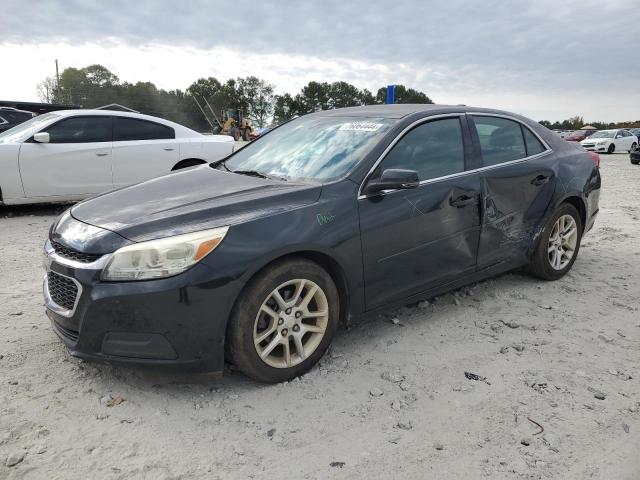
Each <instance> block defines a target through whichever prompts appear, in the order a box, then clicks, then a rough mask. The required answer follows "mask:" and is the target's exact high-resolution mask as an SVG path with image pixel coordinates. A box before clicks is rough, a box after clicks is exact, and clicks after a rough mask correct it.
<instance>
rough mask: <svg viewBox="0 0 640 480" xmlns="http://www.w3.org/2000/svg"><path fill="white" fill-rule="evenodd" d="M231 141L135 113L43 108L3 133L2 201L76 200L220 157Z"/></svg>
mask: <svg viewBox="0 0 640 480" xmlns="http://www.w3.org/2000/svg"><path fill="white" fill-rule="evenodd" d="M233 145H234V143H233V139H232V138H231V137H228V136H226V135H213V136H212V135H201V134H200V133H198V132H195V131H193V130H191V129H189V128H187V127H183V126H182V125H178V124H177V123H173V122H170V121H168V120H163V119H161V118H157V117H151V116H149V115H142V114H138V113H130V112H115V111H110V110H64V111H58V112H51V113H46V114H44V115H40V116H38V117H34V118H32V119H31V120H28V121H26V122H24V123H22V124H20V125H18V126H16V127H14V128H11V129H9V130H7V131H6V132H3V133H0V205H1V204H3V203H4V204H6V205H16V204H23V203H50V202H71V201H76V200H81V199H83V198H86V197H89V196H92V195H95V194H97V193H103V192H106V191H109V190H113V189H114V188H117V187H123V186H127V185H131V184H133V183H138V182H141V181H143V180H148V179H150V178H153V177H158V176H160V175H165V174H167V173H169V172H171V171H172V170H178V169H181V168H186V167H190V166H193V165H197V164H201V163H207V162H211V161H214V160H219V159H221V158H224V157H226V156H227V155H229V154H230V153H231V152H232V150H233Z"/></svg>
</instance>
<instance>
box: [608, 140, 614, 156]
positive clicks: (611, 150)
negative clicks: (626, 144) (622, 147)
mask: <svg viewBox="0 0 640 480" xmlns="http://www.w3.org/2000/svg"><path fill="white" fill-rule="evenodd" d="M615 151H616V146H615V145H614V144H613V143H612V144H611V145H609V148H607V153H608V154H609V155H611V154H612V153H613V152H615Z"/></svg>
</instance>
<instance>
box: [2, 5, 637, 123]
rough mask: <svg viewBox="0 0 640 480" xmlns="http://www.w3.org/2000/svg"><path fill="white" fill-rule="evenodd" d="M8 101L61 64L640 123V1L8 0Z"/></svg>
mask: <svg viewBox="0 0 640 480" xmlns="http://www.w3.org/2000/svg"><path fill="white" fill-rule="evenodd" d="M1 10H2V14H1V15H0V32H1V33H2V35H0V59H2V62H1V63H0V65H2V69H1V71H2V73H1V74H0V99H7V100H38V94H37V90H36V85H37V83H38V82H40V81H41V80H42V79H44V78H45V77H47V76H51V75H53V74H54V72H55V70H54V68H55V67H54V59H56V58H57V59H58V60H59V62H60V67H61V69H64V68H65V67H69V66H72V67H83V66H86V65H89V64H91V63H100V64H102V65H105V66H106V67H107V68H109V69H110V70H111V71H113V72H114V73H116V74H117V75H118V76H119V77H120V79H121V80H126V81H129V82H136V81H152V82H153V83H155V84H156V85H157V86H158V87H161V88H165V89H174V88H180V89H184V88H186V87H188V86H189V84H190V83H191V82H192V81H193V80H195V79H197V78H199V77H206V76H215V77H217V78H219V79H222V80H224V79H227V78H230V77H237V76H247V75H256V76H259V77H262V78H265V79H267V80H268V81H270V82H271V83H274V84H275V85H276V87H277V91H278V92H279V93H284V92H291V93H295V92H297V91H298V90H299V89H300V88H301V87H302V86H303V85H304V84H306V83H307V82H308V81H310V80H318V81H335V80H345V81H347V82H350V83H353V84H355V85H357V86H358V87H360V88H364V87H366V88H369V89H370V90H374V89H377V88H378V87H380V86H382V85H386V84H389V83H402V84H405V85H407V86H411V87H414V88H417V89H420V90H423V91H425V92H426V93H427V94H428V95H429V96H430V97H431V98H432V99H434V100H435V101H436V102H437V103H453V104H457V103H464V104H468V105H475V106H488V107H496V108H504V109H507V110H511V111H514V112H518V113H523V114H525V115H528V116H530V117H533V118H535V119H536V120H540V119H549V120H561V119H564V118H567V117H569V116H573V115H583V116H584V117H585V119H587V120H603V121H615V120H635V119H639V118H640V84H639V79H640V61H639V59H638V52H639V51H640V50H639V48H640V42H639V39H640V33H639V32H640V30H639V29H638V28H639V24H640V22H639V20H640V5H639V4H638V0H616V1H612V0H611V1H610V0H606V1H605V0H577V1H574V0H562V1H557V0H508V1H507V0H503V1H495V0H483V1H481V2H480V1H474V0H445V1H441V0H397V1H395V2H389V1H388V0H385V1H378V0H313V1H303V0H298V1H293V0H281V1H275V0H271V1H269V0H262V1H255V0H234V1H232V2H221V1H198V0H194V1H189V0H183V1H181V2H175V1H164V0H127V1H121V0H108V1H97V0H93V1H90V0H39V1H36V0H2V7H1Z"/></svg>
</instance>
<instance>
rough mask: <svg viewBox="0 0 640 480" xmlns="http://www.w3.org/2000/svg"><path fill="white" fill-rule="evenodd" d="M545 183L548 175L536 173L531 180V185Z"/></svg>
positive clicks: (547, 180) (547, 181)
mask: <svg viewBox="0 0 640 480" xmlns="http://www.w3.org/2000/svg"><path fill="white" fill-rule="evenodd" d="M545 183H549V175H542V174H541V175H538V176H537V177H536V178H534V179H533V180H531V185H537V186H539V185H544V184H545Z"/></svg>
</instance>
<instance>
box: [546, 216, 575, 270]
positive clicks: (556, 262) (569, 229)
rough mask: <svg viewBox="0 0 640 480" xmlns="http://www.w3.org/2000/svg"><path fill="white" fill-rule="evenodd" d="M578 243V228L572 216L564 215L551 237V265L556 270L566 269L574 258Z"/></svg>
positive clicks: (556, 224) (549, 251)
mask: <svg viewBox="0 0 640 480" xmlns="http://www.w3.org/2000/svg"><path fill="white" fill-rule="evenodd" d="M577 243H578V226H577V224H576V221H575V219H574V218H573V217H572V216H571V215H562V216H561V217H560V218H558V220H556V223H555V224H554V225H553V229H552V230H551V235H550V236H549V243H548V249H547V251H548V253H549V263H550V264H551V266H552V267H553V268H554V269H555V270H562V269H564V268H565V267H566V266H567V265H569V263H570V262H571V259H572V258H573V256H574V254H575V251H576V246H577Z"/></svg>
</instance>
